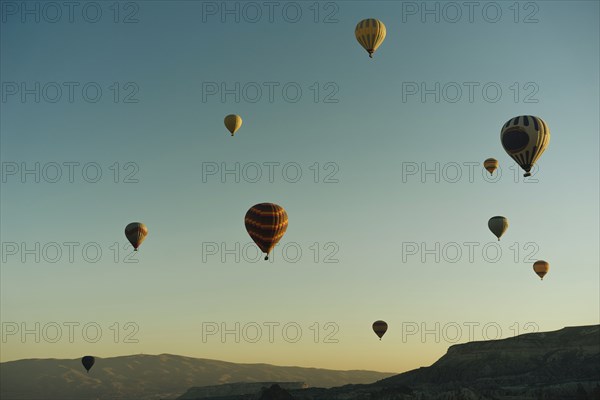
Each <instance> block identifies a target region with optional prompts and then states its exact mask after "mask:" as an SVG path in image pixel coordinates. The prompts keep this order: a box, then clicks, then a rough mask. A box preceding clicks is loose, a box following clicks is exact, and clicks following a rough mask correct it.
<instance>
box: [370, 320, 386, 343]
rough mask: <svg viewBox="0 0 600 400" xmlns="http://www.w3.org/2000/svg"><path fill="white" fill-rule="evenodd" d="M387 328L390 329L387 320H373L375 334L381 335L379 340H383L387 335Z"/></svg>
mask: <svg viewBox="0 0 600 400" xmlns="http://www.w3.org/2000/svg"><path fill="white" fill-rule="evenodd" d="M387 329H388V325H387V324H386V323H385V321H375V322H373V332H375V334H376V335H377V336H379V340H381V338H382V337H383V335H385V333H386V332H387Z"/></svg>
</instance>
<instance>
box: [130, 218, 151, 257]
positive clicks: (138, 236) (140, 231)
mask: <svg viewBox="0 0 600 400" xmlns="http://www.w3.org/2000/svg"><path fill="white" fill-rule="evenodd" d="M147 235H148V228H147V227H146V225H144V224H142V223H141V222H132V223H130V224H129V225H127V226H126V227H125V236H126V237H127V240H129V243H131V245H132V246H133V249H134V250H135V251H137V249H138V247H140V245H141V244H142V242H143V241H144V239H146V236H147Z"/></svg>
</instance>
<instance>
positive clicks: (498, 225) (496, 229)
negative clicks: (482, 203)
mask: <svg viewBox="0 0 600 400" xmlns="http://www.w3.org/2000/svg"><path fill="white" fill-rule="evenodd" d="M488 228H490V231H492V233H493V234H494V235H496V237H497V238H498V240H500V238H501V237H502V235H504V232H506V230H507V229H508V219H507V218H506V217H502V216H497V217H492V218H490V220H489V221H488Z"/></svg>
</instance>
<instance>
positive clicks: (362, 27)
mask: <svg viewBox="0 0 600 400" xmlns="http://www.w3.org/2000/svg"><path fill="white" fill-rule="evenodd" d="M385 34H386V30H385V25H384V24H383V22H381V21H379V20H377V19H375V18H368V19H363V20H362V21H360V22H359V23H358V24H357V25H356V29H354V36H356V40H358V43H360V45H361V46H362V47H364V49H365V50H366V51H367V52H368V53H369V57H371V58H373V53H375V50H377V48H378V47H379V46H380V45H381V43H383V40H384V39H385Z"/></svg>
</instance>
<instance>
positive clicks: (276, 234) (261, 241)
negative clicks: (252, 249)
mask: <svg viewBox="0 0 600 400" xmlns="http://www.w3.org/2000/svg"><path fill="white" fill-rule="evenodd" d="M244 224H245V225H246V230H247V231H248V234H249V235H250V237H251V238H252V240H254V243H256V245H257V246H258V247H259V248H260V250H261V251H262V252H263V253H266V256H265V260H268V259H269V252H271V250H272V249H273V247H275V245H276V244H277V242H279V240H281V238H282V237H283V235H284V234H285V231H286V230H287V227H288V216H287V213H286V212H285V210H284V209H283V207H281V206H278V205H277V204H273V203H260V204H256V205H254V206H252V207H251V208H250V209H249V210H248V212H246V216H245V217H244Z"/></svg>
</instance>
